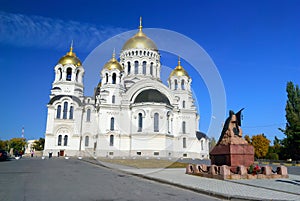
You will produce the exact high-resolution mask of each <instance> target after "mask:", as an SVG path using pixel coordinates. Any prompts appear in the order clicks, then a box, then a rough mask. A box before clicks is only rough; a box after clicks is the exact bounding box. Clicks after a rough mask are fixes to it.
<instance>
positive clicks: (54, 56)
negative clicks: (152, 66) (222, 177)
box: [0, 0, 300, 140]
mask: <svg viewBox="0 0 300 201" xmlns="http://www.w3.org/2000/svg"><path fill="white" fill-rule="evenodd" d="M299 10H300V2H299V1H297V0H294V1H292V0H290V1H276V0H272V1H266V0H263V1H222V0H219V1H217V0H216V1H196V0H195V1H158V0H153V1H144V2H143V1H135V0H133V1H76V0H74V1H72V3H70V2H67V1H53V0H52V1H48V0H46V1H33V0H28V1H14V0H3V1H1V2H0V67H1V73H0V84H1V86H2V90H1V93H2V95H1V100H0V105H1V111H2V112H1V115H0V122H1V123H0V139H10V138H12V137H20V136H21V131H22V127H23V126H24V127H25V137H26V138H28V139H35V138H39V137H44V132H45V126H46V117H47V107H46V105H47V103H48V101H49V94H50V89H51V84H52V82H53V80H54V66H55V65H56V63H57V61H58V60H59V58H61V57H62V56H63V55H64V54H65V53H66V52H67V51H68V50H69V46H70V42H71V40H74V51H75V52H76V54H77V56H78V57H79V58H80V59H81V61H84V60H85V58H86V57H87V56H88V55H89V53H90V52H91V51H92V50H93V49H94V48H96V47H97V46H98V45H99V44H101V42H103V41H105V40H107V39H109V38H111V37H112V36H115V35H117V34H120V33H122V32H125V31H130V30H133V29H137V26H138V23H139V17H140V16H142V17H143V26H144V27H145V28H161V29H168V30H172V31H175V32H178V33H181V34H183V35H185V36H187V37H189V38H190V39H192V40H194V41H195V42H197V43H198V44H199V45H200V46H201V47H202V48H203V49H204V50H205V51H206V52H207V53H208V54H209V56H210V57H211V58H212V60H213V61H214V63H215V65H216V67H217V69H218V71H219V73H220V76H221V78H222V80H223V83H224V87H225V90H226V98H227V101H226V107H227V108H226V115H227V113H228V110H230V109H232V110H234V111H238V110H239V109H241V108H243V107H245V110H244V112H243V122H242V128H243V131H244V134H248V135H256V134H259V133H265V135H266V136H267V137H268V138H269V139H271V140H273V139H274V136H275V135H276V136H278V137H279V138H283V137H284V135H283V134H282V133H281V132H280V131H279V130H278V128H279V127H284V126H285V122H286V120H285V110H284V109H285V103H286V99H287V98H286V91H285V87H286V83H287V82H288V81H293V82H294V83H295V84H298V85H299V84H300V76H299V75H300V57H299V54H300V37H299V36H300V23H299V19H300V12H299ZM158 48H159V47H158ZM178 48H180V47H178ZM112 49H113V47H112ZM192 51H193V50H191V54H192ZM99 58H101V55H99ZM161 61H162V63H163V65H167V66H169V67H172V68H174V67H175V66H176V64H177V58H176V55H168V54H163V52H162V60H161ZM182 64H183V66H184V67H185V68H186V69H187V70H188V72H189V73H190V76H191V77H192V78H193V85H192V87H193V90H194V91H195V93H196V94H195V97H196V99H197V102H198V104H199V112H200V116H201V120H200V130H201V131H203V132H207V130H208V127H209V124H210V120H211V118H212V114H211V104H210V103H211V100H210V97H209V93H208V91H207V88H206V86H205V84H204V83H203V81H202V80H201V77H200V76H199V75H196V74H195V73H196V72H195V71H194V70H193V67H191V66H189V64H188V62H185V61H184V60H183V63H182ZM202 67H203V68H205V66H202ZM94 68H97V69H98V72H100V70H101V65H100V66H95V67H94ZM97 69H96V70H97ZM87 70H89V69H86V71H87ZM95 76H97V79H99V74H97V75H95ZM85 82H86V81H85ZM86 88H87V87H86ZM86 90H87V91H89V90H91V87H89V89H86ZM87 95H91V94H87ZM224 118H225V117H224ZM224 121H225V119H224ZM220 127H221V125H220ZM216 132H217V131H216ZM219 135H220V133H214V134H212V136H214V137H216V138H218V136H219ZM210 137H211V136H210Z"/></svg>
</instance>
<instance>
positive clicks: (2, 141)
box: [0, 140, 7, 151]
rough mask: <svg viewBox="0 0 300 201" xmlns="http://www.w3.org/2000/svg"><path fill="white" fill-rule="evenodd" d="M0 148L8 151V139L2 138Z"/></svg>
mask: <svg viewBox="0 0 300 201" xmlns="http://www.w3.org/2000/svg"><path fill="white" fill-rule="evenodd" d="M0 149H3V150H6V151H7V141H6V140H0Z"/></svg>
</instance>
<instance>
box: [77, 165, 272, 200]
mask: <svg viewBox="0 0 300 201" xmlns="http://www.w3.org/2000/svg"><path fill="white" fill-rule="evenodd" d="M92 160H94V161H92ZM81 161H83V162H86V163H90V164H93V165H97V166H101V167H104V168H106V169H110V170H114V171H117V172H122V173H124V174H127V175H132V176H136V177H139V178H143V179H147V180H151V181H155V182H159V183H163V184H167V185H172V186H175V187H178V188H181V189H186V190H191V191H193V192H197V193H201V194H205V195H208V196H213V197H215V198H219V199H226V200H234V201H261V199H258V198H254V197H243V196H232V195H227V194H223V193H217V192H213V191H206V190H203V189H200V188H194V187H190V186H185V185H181V184H178V183H174V182H170V181H167V180H164V179H158V178H153V177H150V176H146V175H143V174H137V173H132V172H128V171H126V170H121V169H116V168H113V167H109V166H107V165H104V164H103V163H101V161H96V160H95V159H88V160H86V159H81ZM264 200H266V201H271V200H274V199H264Z"/></svg>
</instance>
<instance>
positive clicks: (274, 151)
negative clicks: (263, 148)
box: [266, 136, 282, 160]
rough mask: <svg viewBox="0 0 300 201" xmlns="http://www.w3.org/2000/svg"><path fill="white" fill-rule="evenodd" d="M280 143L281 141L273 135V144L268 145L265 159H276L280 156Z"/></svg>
mask: <svg viewBox="0 0 300 201" xmlns="http://www.w3.org/2000/svg"><path fill="white" fill-rule="evenodd" d="M280 143H281V141H280V140H279V139H278V138H277V137H276V136H275V138H274V140H273V146H269V151H268V154H267V156H266V158H267V159H271V160H278V159H279V157H280V158H282V157H281V153H282V145H281V144H280Z"/></svg>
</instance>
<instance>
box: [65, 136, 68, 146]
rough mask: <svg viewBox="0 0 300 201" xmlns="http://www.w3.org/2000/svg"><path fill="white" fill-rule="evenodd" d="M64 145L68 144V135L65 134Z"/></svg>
mask: <svg viewBox="0 0 300 201" xmlns="http://www.w3.org/2000/svg"><path fill="white" fill-rule="evenodd" d="M64 146H68V136H67V135H65V137H64Z"/></svg>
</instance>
